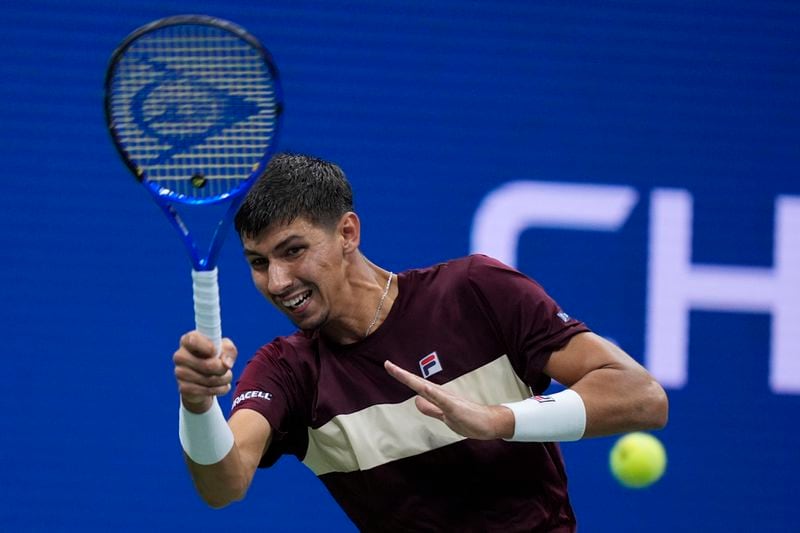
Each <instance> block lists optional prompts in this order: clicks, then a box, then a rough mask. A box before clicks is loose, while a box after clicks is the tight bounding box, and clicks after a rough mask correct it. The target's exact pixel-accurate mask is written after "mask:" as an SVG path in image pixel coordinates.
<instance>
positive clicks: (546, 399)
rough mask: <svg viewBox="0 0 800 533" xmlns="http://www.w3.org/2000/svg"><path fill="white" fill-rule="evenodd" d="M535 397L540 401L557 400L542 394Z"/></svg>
mask: <svg viewBox="0 0 800 533" xmlns="http://www.w3.org/2000/svg"><path fill="white" fill-rule="evenodd" d="M533 399H534V400H536V401H537V402H539V403H550V402H554V401H555V399H553V398H551V397H550V396H543V395H540V394H537V395H535V396H534V397H533Z"/></svg>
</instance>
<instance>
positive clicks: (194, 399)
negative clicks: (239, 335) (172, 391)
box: [172, 331, 237, 405]
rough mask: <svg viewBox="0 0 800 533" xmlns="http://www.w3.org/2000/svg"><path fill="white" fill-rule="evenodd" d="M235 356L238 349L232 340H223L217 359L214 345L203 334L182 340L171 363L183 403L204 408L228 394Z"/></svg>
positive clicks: (194, 334)
mask: <svg viewBox="0 0 800 533" xmlns="http://www.w3.org/2000/svg"><path fill="white" fill-rule="evenodd" d="M236 356H237V350H236V346H235V345H234V344H233V342H231V340H230V339H223V340H222V344H221V353H220V357H217V350H216V348H215V347H214V343H213V342H211V340H209V339H208V338H207V337H205V336H203V335H201V334H200V333H198V332H196V331H192V332H189V333H187V334H186V335H184V336H183V337H181V340H180V346H179V347H178V349H177V350H176V351H175V353H174V355H173V356H172V360H173V363H174V364H175V379H176V381H177V382H178V391H179V392H180V394H181V396H182V397H183V399H184V404H187V403H189V404H203V405H205V404H206V403H207V400H209V399H210V398H211V397H213V396H221V395H224V394H227V393H228V392H229V391H230V390H231V383H232V382H233V372H232V368H233V365H234V363H235V362H236Z"/></svg>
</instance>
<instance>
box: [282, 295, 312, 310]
mask: <svg viewBox="0 0 800 533" xmlns="http://www.w3.org/2000/svg"><path fill="white" fill-rule="evenodd" d="M310 296H311V291H307V292H304V293H303V294H301V295H299V296H297V297H295V298H292V299H291V300H284V301H283V305H284V306H285V307H288V308H289V309H294V308H297V307H299V306H300V305H301V304H303V303H304V302H305V301H306V300H308V298H309V297H310Z"/></svg>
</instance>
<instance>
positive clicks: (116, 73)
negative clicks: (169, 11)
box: [105, 15, 283, 353]
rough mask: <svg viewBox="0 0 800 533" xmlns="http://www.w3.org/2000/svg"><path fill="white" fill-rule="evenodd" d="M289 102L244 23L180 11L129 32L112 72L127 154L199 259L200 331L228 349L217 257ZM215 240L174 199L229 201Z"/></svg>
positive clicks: (113, 122)
mask: <svg viewBox="0 0 800 533" xmlns="http://www.w3.org/2000/svg"><path fill="white" fill-rule="evenodd" d="M282 111H283V100H282V93H281V87H280V80H279V77H278V70H277V69H276V67H275V64H274V63H273V61H272V58H271V56H270V54H269V52H268V51H267V50H266V49H265V48H264V47H263V46H262V45H261V43H259V41H258V40H257V39H256V38H255V37H253V36H252V35H250V34H249V33H247V31H245V30H244V29H243V28H241V27H239V26H237V25H235V24H233V23H231V22H228V21H225V20H220V19H217V18H213V17H208V16H203V15H180V16H175V17H168V18H164V19H160V20H157V21H154V22H152V23H150V24H147V25H146V26H143V27H141V28H139V29H137V30H135V31H134V32H133V33H131V34H130V35H129V36H128V37H127V38H126V39H125V40H124V41H123V42H122V43H121V44H120V46H119V47H118V48H117V49H116V50H115V51H114V53H113V54H112V56H111V60H110V62H109V66H108V70H107V72H106V78H105V113H106V123H107V125H108V130H109V132H110V133H111V137H112V138H113V140H114V144H115V145H116V147H117V150H118V151H119V154H120V156H121V157H122V160H123V161H124V162H125V164H126V165H127V166H128V168H129V169H130V170H131V172H133V174H134V176H136V178H137V179H138V180H139V181H140V182H141V183H142V184H143V185H144V186H145V188H146V189H147V191H148V192H149V193H150V194H151V196H152V197H153V199H154V200H155V202H156V203H157V204H158V206H159V207H160V208H161V210H162V211H163V212H164V214H165V215H166V216H167V219H168V220H169V221H170V222H171V224H172V226H173V227H174V228H175V230H177V232H178V235H179V236H180V238H181V240H182V241H183V244H184V246H185V248H186V251H187V252H188V254H189V257H190V259H191V262H192V279H193V284H192V286H193V293H194V313H195V325H196V327H197V330H198V331H200V332H201V333H202V334H204V335H205V336H206V337H208V338H209V339H211V340H212V341H213V342H214V344H215V346H216V347H217V353H219V351H220V344H221V341H222V327H221V320H220V306H219V286H218V281H217V258H218V256H219V252H220V248H221V247H222V243H223V240H224V238H225V234H226V233H227V229H228V227H229V226H230V223H231V220H232V219H233V216H234V215H235V213H236V210H237V209H238V208H239V205H240V204H241V201H242V200H243V199H244V195H245V194H246V192H247V190H248V189H249V188H250V185H252V183H253V181H254V180H255V179H256V178H257V177H258V176H259V175H260V174H261V173H262V172H263V170H264V168H265V167H266V165H267V163H268V162H269V159H270V157H271V155H272V153H273V151H274V147H275V143H276V140H277V138H278V131H279V129H280V123H281V115H282ZM225 203H227V204H228V205H227V206H226V207H227V208H224V207H223V209H222V210H221V211H222V212H223V213H224V214H223V215H222V217H221V218H220V220H219V223H218V224H217V225H216V227H215V229H214V230H213V235H212V237H211V240H210V244H209V245H208V248H207V249H206V248H205V247H201V245H200V244H199V242H200V241H198V240H197V239H196V238H195V236H194V235H193V234H192V232H191V231H190V229H189V228H188V227H187V225H186V224H185V223H184V221H183V220H182V219H181V217H180V215H179V214H178V211H177V209H176V206H178V205H183V206H188V207H186V209H195V208H196V207H197V206H202V205H212V204H225Z"/></svg>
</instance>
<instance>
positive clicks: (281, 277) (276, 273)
mask: <svg viewBox="0 0 800 533" xmlns="http://www.w3.org/2000/svg"><path fill="white" fill-rule="evenodd" d="M291 286H292V277H291V275H290V274H289V269H288V268H287V267H286V266H285V265H283V264H281V263H280V262H279V261H273V262H271V263H270V264H269V270H268V271H267V290H268V291H269V292H270V294H272V295H273V296H280V295H281V294H283V293H285V292H286V291H288V290H289V288H290V287H291Z"/></svg>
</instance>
